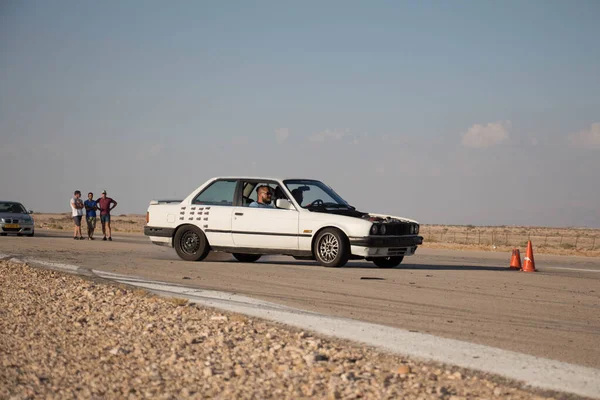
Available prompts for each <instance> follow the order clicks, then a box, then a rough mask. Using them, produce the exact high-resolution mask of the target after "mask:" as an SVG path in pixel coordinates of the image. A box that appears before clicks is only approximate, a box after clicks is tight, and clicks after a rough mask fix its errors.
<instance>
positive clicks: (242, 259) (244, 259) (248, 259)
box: [233, 253, 262, 263]
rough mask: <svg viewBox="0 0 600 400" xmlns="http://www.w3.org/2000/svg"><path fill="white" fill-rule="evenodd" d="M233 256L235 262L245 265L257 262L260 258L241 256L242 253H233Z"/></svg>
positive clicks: (259, 256)
mask: <svg viewBox="0 0 600 400" xmlns="http://www.w3.org/2000/svg"><path fill="white" fill-rule="evenodd" d="M233 256H234V257H235V258H236V260H238V261H240V262H245V263H251V262H254V261H257V260H258V259H259V258H261V257H262V255H261V254H242V253H233Z"/></svg>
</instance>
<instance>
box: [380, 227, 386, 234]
mask: <svg viewBox="0 0 600 400" xmlns="http://www.w3.org/2000/svg"><path fill="white" fill-rule="evenodd" d="M386 231H387V228H386V227H385V225H381V226H380V227H379V233H380V234H382V235H385V232H386Z"/></svg>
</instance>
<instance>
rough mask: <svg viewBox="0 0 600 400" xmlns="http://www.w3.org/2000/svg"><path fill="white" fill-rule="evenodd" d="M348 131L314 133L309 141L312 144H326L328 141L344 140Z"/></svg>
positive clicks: (328, 130)
mask: <svg viewBox="0 0 600 400" xmlns="http://www.w3.org/2000/svg"><path fill="white" fill-rule="evenodd" d="M348 134H349V133H348V130H347V129H346V130H341V129H333V130H330V129H325V130H324V131H321V132H317V133H313V134H312V135H311V136H310V137H309V138H308V140H309V141H311V142H317V143H318V142H324V141H326V140H342V139H343V138H344V137H345V136H347V135H348Z"/></svg>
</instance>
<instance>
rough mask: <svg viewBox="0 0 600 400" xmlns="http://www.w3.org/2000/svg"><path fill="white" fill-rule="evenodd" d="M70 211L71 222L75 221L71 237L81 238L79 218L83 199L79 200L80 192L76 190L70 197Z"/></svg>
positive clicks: (81, 212) (81, 214)
mask: <svg viewBox="0 0 600 400" xmlns="http://www.w3.org/2000/svg"><path fill="white" fill-rule="evenodd" d="M71 211H72V215H73V222H74V223H75V230H74V232H73V239H75V240H83V236H82V235H81V218H82V217H83V201H81V192H80V191H79V190H76V191H75V192H74V193H73V198H72V199H71Z"/></svg>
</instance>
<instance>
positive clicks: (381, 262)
mask: <svg viewBox="0 0 600 400" xmlns="http://www.w3.org/2000/svg"><path fill="white" fill-rule="evenodd" d="M402 260H404V257H403V256H396V257H378V258H374V259H373V264H375V265H377V266H378V267H379V268H394V267H397V266H398V265H400V263H401V262H402Z"/></svg>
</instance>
